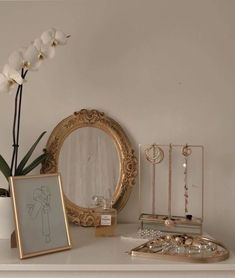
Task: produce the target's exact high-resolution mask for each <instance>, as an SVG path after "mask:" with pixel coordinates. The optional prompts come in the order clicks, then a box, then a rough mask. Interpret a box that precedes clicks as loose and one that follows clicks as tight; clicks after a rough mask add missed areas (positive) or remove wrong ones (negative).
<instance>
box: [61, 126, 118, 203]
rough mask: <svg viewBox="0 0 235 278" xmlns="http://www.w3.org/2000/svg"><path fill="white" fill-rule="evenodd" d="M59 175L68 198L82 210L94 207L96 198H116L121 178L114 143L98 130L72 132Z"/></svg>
mask: <svg viewBox="0 0 235 278" xmlns="http://www.w3.org/2000/svg"><path fill="white" fill-rule="evenodd" d="M58 171H59V172H60V173H61V175H62V180H63V188H64V193H65V195H66V196H67V197H68V199H70V201H72V202H73V203H75V204H77V205H78V206H79V207H84V208H91V207H93V206H94V202H93V200H92V196H94V195H97V196H104V197H106V198H108V197H109V196H113V193H114V191H115V189H116V186H117V184H118V182H119V176H120V158H119V154H118V151H117V148H116V145H115V143H114V140H113V139H112V137H111V136H110V135H108V134H107V133H106V132H104V131H103V130H102V129H99V128H96V127H82V128H79V129H77V130H75V131H73V132H72V133H71V134H70V135H69V136H68V137H67V138H66V139H65V141H64V143H63V146H62V148H61V151H60V155H59V163H58Z"/></svg>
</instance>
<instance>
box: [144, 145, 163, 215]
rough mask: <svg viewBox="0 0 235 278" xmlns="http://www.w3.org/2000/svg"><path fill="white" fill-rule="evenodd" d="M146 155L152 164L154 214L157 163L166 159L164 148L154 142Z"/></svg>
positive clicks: (153, 207) (153, 211)
mask: <svg viewBox="0 0 235 278" xmlns="http://www.w3.org/2000/svg"><path fill="white" fill-rule="evenodd" d="M145 157H146V159H147V160H148V161H149V162H150V163H151V164H152V214H153V215H154V214H155V212H156V211H155V186H156V182H155V178H156V164H159V163H161V162H162V160H163V159H164V152H163V150H162V149H161V148H160V147H159V146H158V145H157V144H152V145H151V146H150V147H148V148H146V149H145Z"/></svg>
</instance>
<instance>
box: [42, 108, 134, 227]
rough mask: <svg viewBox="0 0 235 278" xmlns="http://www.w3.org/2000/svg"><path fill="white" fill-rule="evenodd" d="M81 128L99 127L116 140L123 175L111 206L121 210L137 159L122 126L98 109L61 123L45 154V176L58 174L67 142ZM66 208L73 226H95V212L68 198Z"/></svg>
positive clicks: (55, 129) (77, 114)
mask: <svg viewBox="0 0 235 278" xmlns="http://www.w3.org/2000/svg"><path fill="white" fill-rule="evenodd" d="M82 127H96V128H99V129H101V130H103V131H104V132H105V133H106V134H108V135H109V136H110V137H111V138H112V139H113V141H114V143H115V146H116V149H117V151H118V155H119V162H120V175H119V179H118V183H117V185H116V188H115V192H114V194H113V196H112V204H113V207H115V208H116V209H117V210H118V211H120V210H121V209H122V208H123V207H124V206H125V204H126V202H127V201H128V198H129V196H130V193H131V190H132V187H133V186H134V184H135V178H136V175H137V159H136V157H135V154H134V150H133V149H132V147H131V144H130V141H129V139H128V137H127V136H126V134H125V132H124V131H123V129H122V128H121V126H120V125H119V124H118V123H117V122H116V121H114V120H113V119H111V118H109V117H107V116H106V115H105V114H104V113H103V112H100V111H98V110H94V109H93V110H87V109H82V110H80V111H78V112H75V113H74V114H72V115H71V116H69V117H67V118H65V119H64V120H62V121H61V122H60V123H59V124H58V125H57V126H56V127H55V128H54V130H53V131H52V133H51V135H50V137H49V139H48V142H47V146H46V149H45V151H46V152H47V153H48V158H47V160H46V161H45V162H44V164H43V165H42V169H41V172H42V173H55V172H58V170H59V169H58V161H59V155H60V151H61V148H62V146H63V143H64V141H65V139H66V138H67V137H68V136H69V135H70V134H71V133H72V132H73V131H75V130H77V129H79V128H82ZM64 197H65V205H66V209H67V214H68V218H69V220H70V221H71V222H73V223H74V224H78V225H81V226H94V223H95V219H94V209H91V208H84V207H81V206H79V204H75V203H73V202H72V201H71V200H69V198H68V197H67V196H64Z"/></svg>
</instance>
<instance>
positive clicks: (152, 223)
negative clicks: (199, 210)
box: [139, 213, 202, 235]
mask: <svg viewBox="0 0 235 278" xmlns="http://www.w3.org/2000/svg"><path fill="white" fill-rule="evenodd" d="M166 220H170V222H171V224H172V225H169V226H168V225H166ZM139 221H140V227H141V229H156V230H158V231H161V232H167V233H183V234H185V233H186V234H198V235H201V234H202V220H201V219H200V218H195V217H192V219H191V220H189V219H186V218H185V217H183V216H171V218H170V219H169V218H168V216H167V215H155V214H147V213H142V214H141V215H140V217H139Z"/></svg>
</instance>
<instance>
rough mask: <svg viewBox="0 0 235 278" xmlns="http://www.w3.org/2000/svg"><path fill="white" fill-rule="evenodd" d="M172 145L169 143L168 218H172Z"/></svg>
mask: <svg viewBox="0 0 235 278" xmlns="http://www.w3.org/2000/svg"><path fill="white" fill-rule="evenodd" d="M171 186H172V145H171V144H170V145H169V185H168V218H169V219H171V189H172V188H171Z"/></svg>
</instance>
